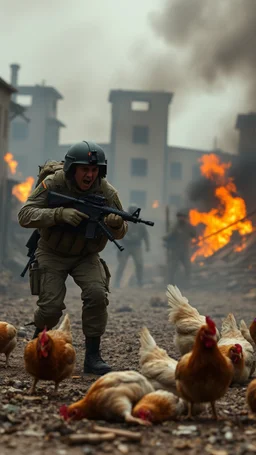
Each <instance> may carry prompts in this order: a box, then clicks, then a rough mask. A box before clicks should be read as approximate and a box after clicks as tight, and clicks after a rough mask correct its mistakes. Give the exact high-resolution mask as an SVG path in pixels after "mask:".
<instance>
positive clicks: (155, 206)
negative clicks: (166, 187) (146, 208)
mask: <svg viewBox="0 0 256 455" xmlns="http://www.w3.org/2000/svg"><path fill="white" fill-rule="evenodd" d="M158 207H159V201H157V200H155V201H153V204H152V208H153V209H157V208H158Z"/></svg>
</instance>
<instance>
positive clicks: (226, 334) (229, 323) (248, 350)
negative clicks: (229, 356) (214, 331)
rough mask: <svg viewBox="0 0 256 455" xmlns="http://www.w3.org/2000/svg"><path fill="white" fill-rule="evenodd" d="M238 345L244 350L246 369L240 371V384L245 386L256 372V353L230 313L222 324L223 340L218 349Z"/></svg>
mask: <svg viewBox="0 0 256 455" xmlns="http://www.w3.org/2000/svg"><path fill="white" fill-rule="evenodd" d="M236 343H238V344H240V345H241V346H242V348H243V360H244V367H243V370H241V371H240V373H241V374H240V378H239V383H240V384H244V383H245V382H246V381H247V380H248V378H249V377H250V376H251V375H252V374H253V372H254V370H255V353H254V349H253V347H252V345H251V343H250V342H249V341H247V340H246V339H245V338H244V336H243V335H242V333H241V331H240V330H239V329H238V327H237V323H236V319H235V317H234V315H233V314H232V313H229V314H228V315H227V317H226V318H225V319H224V320H223V322H222V326H221V338H220V340H219V342H218V347H219V348H220V347H221V346H230V345H234V344H236ZM236 373H238V371H236Z"/></svg>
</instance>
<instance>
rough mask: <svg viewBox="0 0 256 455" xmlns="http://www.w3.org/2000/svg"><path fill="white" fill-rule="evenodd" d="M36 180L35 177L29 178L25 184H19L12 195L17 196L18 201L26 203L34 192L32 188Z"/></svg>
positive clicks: (15, 186)
mask: <svg viewBox="0 0 256 455" xmlns="http://www.w3.org/2000/svg"><path fill="white" fill-rule="evenodd" d="M34 181H35V179H34V178H33V177H27V178H26V180H25V182H21V183H18V184H17V185H14V187H13V189H12V194H13V195H14V196H16V198H17V199H19V201H21V202H26V200H27V198H28V196H29V195H30V194H31V192H32V187H33V184H34Z"/></svg>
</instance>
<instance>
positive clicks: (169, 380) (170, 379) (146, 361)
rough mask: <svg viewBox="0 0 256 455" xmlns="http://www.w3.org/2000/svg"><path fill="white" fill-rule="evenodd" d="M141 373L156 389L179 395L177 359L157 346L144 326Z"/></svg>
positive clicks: (142, 332) (141, 336) (141, 337)
mask: <svg viewBox="0 0 256 455" xmlns="http://www.w3.org/2000/svg"><path fill="white" fill-rule="evenodd" d="M140 344H141V346H140V354H139V355H140V368H141V373H142V374H143V375H144V376H145V377H146V378H147V379H148V380H149V381H150V382H151V384H152V385H153V387H154V389H155V390H157V389H163V390H167V391H168V392H172V393H174V394H176V395H177V389H176V382H175V370H176V366H177V363H178V362H177V360H174V359H172V358H171V357H169V356H168V354H167V352H166V351H165V350H164V349H161V348H159V347H158V346H157V344H156V342H155V340H154V338H153V337H152V336H151V335H150V333H149V331H148V329H147V328H146V327H144V328H143V329H142V331H141V335H140Z"/></svg>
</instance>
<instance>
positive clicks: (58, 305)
mask: <svg viewBox="0 0 256 455" xmlns="http://www.w3.org/2000/svg"><path fill="white" fill-rule="evenodd" d="M106 173H107V161H106V160H105V154H104V151H103V150H102V148H101V147H100V146H99V145H98V144H95V143H93V142H89V141H88V142H86V141H82V142H80V143H78V144H75V145H73V146H72V147H71V148H70V149H69V150H68V152H67V154H66V156H65V160H64V166H63V169H60V170H57V171H56V172H55V173H54V174H52V175H48V176H47V177H46V178H45V179H44V180H43V181H42V182H41V183H40V184H39V185H38V186H37V187H36V189H35V190H34V192H33V193H32V194H31V196H30V197H29V198H28V200H27V202H26V203H25V205H24V206H23V207H22V208H21V210H20V211H19V214H18V219H19V223H20V225H21V226H23V227H25V228H38V229H39V232H40V239H39V242H38V247H37V250H36V259H37V261H38V267H39V270H40V282H39V287H40V291H39V299H38V301H37V305H38V308H37V310H36V311H35V314H34V324H35V326H36V330H35V334H34V338H35V337H37V336H38V334H39V332H40V331H41V330H42V329H44V327H45V326H46V327H47V329H48V330H49V329H51V328H53V327H54V326H56V324H57V323H58V321H59V319H60V317H61V316H62V312H63V310H64V309H65V305H64V298H65V294H66V286H65V281H66V279H67V276H68V275H71V276H72V277H73V279H74V281H75V283H76V284H77V285H78V286H79V287H80V288H81V290H82V294H81V298H82V301H83V308H82V328H83V333H84V335H85V348H86V354H85V360H84V372H85V373H93V374H98V375H102V374H105V373H107V372H109V371H111V367H110V366H109V365H108V364H107V363H105V362H104V361H103V360H102V358H101V355H100V341H101V336H102V335H103V334H104V332H105V328H106V324H107V305H108V303H109V302H108V298H107V294H108V292H109V288H108V286H109V278H110V274H109V271H108V267H107V265H106V263H105V262H104V261H103V260H102V259H100V257H99V252H100V251H102V250H103V249H104V248H105V246H106V243H107V240H108V239H107V237H105V236H104V235H102V234H100V235H97V238H95V239H86V238H85V236H84V231H82V230H81V229H80V230H79V228H78V226H79V224H80V223H81V221H82V220H84V219H85V218H86V217H87V215H85V214H83V213H81V212H79V211H78V210H75V209H74V208H63V207H58V208H48V205H47V194H48V191H49V190H51V191H56V192H58V193H62V194H64V195H66V196H72V197H81V196H87V195H89V194H97V195H101V196H104V197H105V198H106V199H107V202H108V205H109V206H111V207H114V208H117V209H120V210H122V205H121V202H120V200H119V197H118V193H117V191H116V190H115V188H113V186H111V185H110V184H109V183H108V181H107V180H106V178H105V176H106ZM105 223H106V225H107V226H108V228H109V230H110V231H111V233H112V234H113V236H114V238H115V239H122V238H123V237H124V235H125V234H126V231H127V223H126V222H124V221H123V219H122V218H121V217H120V216H117V215H114V214H109V215H108V216H107V217H106V218H105Z"/></svg>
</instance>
